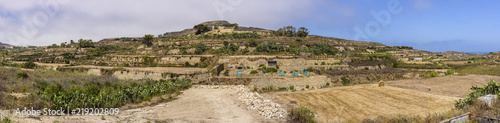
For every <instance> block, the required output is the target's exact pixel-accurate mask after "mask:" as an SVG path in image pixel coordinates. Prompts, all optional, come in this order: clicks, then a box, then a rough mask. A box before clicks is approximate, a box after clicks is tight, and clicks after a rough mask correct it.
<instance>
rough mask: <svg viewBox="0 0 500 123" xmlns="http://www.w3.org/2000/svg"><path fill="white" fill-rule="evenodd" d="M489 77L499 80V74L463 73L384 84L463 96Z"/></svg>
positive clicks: (445, 94) (485, 82)
mask: <svg viewBox="0 0 500 123" xmlns="http://www.w3.org/2000/svg"><path fill="white" fill-rule="evenodd" d="M490 79H493V80H495V81H497V82H500V76H490V75H465V76H443V77H434V78H429V79H409V80H396V81H387V82H385V84H386V85H390V86H394V87H399V88H405V89H411V90H417V91H421V92H427V93H432V94H437V95H444V96H453V97H459V98H465V97H467V95H468V94H469V93H471V92H472V90H470V88H471V87H472V85H477V86H482V85H484V84H487V83H488V82H489V80H490Z"/></svg>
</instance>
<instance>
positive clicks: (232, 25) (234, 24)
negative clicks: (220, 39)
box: [230, 23, 239, 29]
mask: <svg viewBox="0 0 500 123" xmlns="http://www.w3.org/2000/svg"><path fill="white" fill-rule="evenodd" d="M230 26H231V27H234V28H235V29H238V27H239V26H238V23H233V24H230Z"/></svg>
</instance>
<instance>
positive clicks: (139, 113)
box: [14, 88, 274, 123]
mask: <svg viewBox="0 0 500 123" xmlns="http://www.w3.org/2000/svg"><path fill="white" fill-rule="evenodd" d="M237 97H238V95H237V94H236V92H235V90H233V89H195V88H191V89H189V90H186V91H184V92H183V94H181V95H180V96H179V97H178V99H177V100H174V101H171V102H167V103H161V104H158V105H155V106H147V107H143V108H136V109H129V110H125V111H121V112H120V114H119V115H118V116H105V117H101V116H70V117H48V116H44V117H35V118H17V119H14V120H15V121H20V122H54V121H59V122H79V123H81V122H89V123H90V122H92V123H95V122H122V123H123V122H127V123H128V122H132V123H138V122H148V121H150V122H174V123H185V122H189V123H190V122H196V123H199V122H204V123H255V122H267V121H270V122H273V121H274V120H266V119H264V118H263V117H262V116H261V115H259V114H258V113H257V112H256V111H252V110H247V109H246V106H245V105H244V104H242V103H241V102H239V101H238V100H237Z"/></svg>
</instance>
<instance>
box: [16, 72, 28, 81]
mask: <svg viewBox="0 0 500 123" xmlns="http://www.w3.org/2000/svg"><path fill="white" fill-rule="evenodd" d="M16 77H17V78H23V79H25V78H28V73H26V72H25V71H21V72H19V73H17V75H16Z"/></svg>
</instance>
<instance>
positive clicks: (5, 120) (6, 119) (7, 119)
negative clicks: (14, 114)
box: [2, 117, 12, 123]
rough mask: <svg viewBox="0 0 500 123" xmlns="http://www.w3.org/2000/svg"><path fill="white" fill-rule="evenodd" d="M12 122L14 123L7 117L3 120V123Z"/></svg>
mask: <svg viewBox="0 0 500 123" xmlns="http://www.w3.org/2000/svg"><path fill="white" fill-rule="evenodd" d="M11 122H12V121H11V120H10V119H9V118H7V117H5V118H4V119H3V120H2V123H11Z"/></svg>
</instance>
